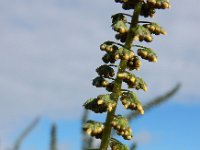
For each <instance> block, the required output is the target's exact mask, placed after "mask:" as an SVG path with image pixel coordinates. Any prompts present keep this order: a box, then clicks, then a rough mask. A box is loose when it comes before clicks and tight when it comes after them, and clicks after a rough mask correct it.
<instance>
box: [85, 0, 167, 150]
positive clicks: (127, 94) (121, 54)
mask: <svg viewBox="0 0 200 150" xmlns="http://www.w3.org/2000/svg"><path fill="white" fill-rule="evenodd" d="M115 2H116V3H121V4H122V8H123V9H125V10H131V9H133V14H132V15H129V14H125V13H117V14H114V15H113V16H112V28H113V30H114V31H116V35H115V38H116V39H117V40H118V41H119V42H115V41H106V42H104V43H102V44H101V45H100V49H101V50H102V51H104V52H105V55H104V56H103V57H102V60H103V62H104V64H103V65H101V66H100V67H98V68H97V69H96V72H97V74H98V76H97V77H96V78H95V79H93V83H92V84H93V85H94V86H96V87H102V88H105V89H106V90H107V91H108V92H109V93H107V94H100V95H98V96H97V97H96V98H90V99H88V100H87V101H86V102H85V103H84V107H85V108H86V109H89V110H91V111H93V112H95V113H104V112H107V117H106V120H105V122H98V121H94V120H88V121H87V122H86V123H85V124H84V125H83V130H84V131H85V132H86V133H87V134H89V135H91V136H93V137H95V138H97V139H101V144H100V148H98V149H100V150H107V149H108V147H109V146H110V148H111V149H112V150H128V149H129V148H128V147H127V146H126V145H124V144H123V143H121V142H120V141H118V140H116V139H114V138H112V137H111V132H112V129H114V130H115V131H116V133H117V134H118V135H120V136H122V137H123V138H124V139H125V140H130V139H132V137H133V133H132V129H131V128H130V125H129V123H128V119H127V118H126V117H124V116H122V115H121V114H116V108H117V105H118V103H119V101H121V103H122V105H123V106H124V107H125V108H126V109H130V110H133V111H138V112H139V113H140V114H144V109H143V107H142V104H141V102H140V100H139V98H138V97H137V94H136V93H135V91H133V90H131V89H135V90H140V89H141V90H143V91H147V84H146V82H145V81H144V80H143V79H142V78H140V77H138V76H136V75H135V74H134V73H133V71H137V70H140V67H141V64H142V62H141V59H145V60H148V61H149V62H157V55H156V53H155V52H154V51H153V50H152V49H151V48H148V47H145V46H142V45H134V44H133V41H140V42H142V41H145V42H152V41H153V34H154V35H160V34H164V35H165V34H166V31H165V30H164V29H163V28H162V27H161V26H160V25H158V24H157V23H155V22H149V21H140V20H139V16H143V17H146V18H147V17H153V16H154V14H155V13H156V9H167V8H170V4H169V1H168V0H115ZM128 18H130V21H128V20H129V19H128ZM133 48H135V49H137V53H136V52H134V51H133ZM118 60H119V61H118ZM117 62H119V64H117ZM114 68H116V69H114ZM123 83H125V84H127V86H128V89H123V88H122V84H123Z"/></svg>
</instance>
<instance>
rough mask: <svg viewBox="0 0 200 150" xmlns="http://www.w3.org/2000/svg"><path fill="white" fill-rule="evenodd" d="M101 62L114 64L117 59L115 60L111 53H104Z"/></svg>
mask: <svg viewBox="0 0 200 150" xmlns="http://www.w3.org/2000/svg"><path fill="white" fill-rule="evenodd" d="M102 60H103V62H104V63H115V61H117V59H116V58H115V55H114V54H113V53H106V54H105V55H104V56H103V57H102Z"/></svg>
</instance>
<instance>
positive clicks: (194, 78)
mask: <svg viewBox="0 0 200 150" xmlns="http://www.w3.org/2000/svg"><path fill="white" fill-rule="evenodd" d="M171 4H172V8H171V9H170V10H167V11H158V13H157V15H156V17H155V18H153V21H157V22H158V23H160V25H161V26H163V27H164V28H165V29H166V30H167V31H168V35H167V36H159V37H155V40H154V42H152V43H151V44H148V46H149V47H152V48H154V49H155V51H156V52H157V54H158V56H159V60H158V63H156V64H152V63H147V62H145V61H144V62H143V66H142V68H141V71H140V72H138V73H137V74H138V75H140V76H141V77H143V78H144V79H145V80H146V82H147V83H148V87H149V91H148V92H147V93H143V92H138V95H139V97H140V99H141V100H142V101H143V102H147V101H148V100H150V99H152V98H153V97H156V96H158V95H160V94H162V93H165V91H167V90H169V89H170V88H172V87H173V86H174V85H175V84H176V83H177V82H181V83H182V88H181V90H180V91H179V93H178V94H177V95H176V96H175V97H173V98H172V100H171V101H170V102H167V104H166V105H163V106H161V107H159V108H156V109H155V110H152V111H151V112H149V113H146V114H145V115H144V116H143V117H141V118H140V119H138V120H136V121H135V122H134V123H133V130H134V131H135V137H136V138H135V140H136V141H138V143H139V149H138V150H145V149H147V148H148V149H153V150H157V149H161V148H162V150H168V149H177V150H188V149H190V150H191V149H198V147H200V144H199V140H198V139H199V137H198V135H199V133H200V128H199V124H200V119H199V118H198V115H199V114H200V109H199V107H200V92H199V89H198V85H200V80H199V76H200V59H199V55H200V51H199V49H200V46H199V41H200V40H199V35H200V30H199V28H198V27H199V25H200V19H199V15H200V1H198V0H191V1H190V2H188V1H186V0H182V1H181V2H180V1H172V0H171ZM118 12H122V9H121V6H120V5H119V4H115V3H113V0H110V1H107V0H101V1H89V0H84V1H78V0H17V1H16V0H0V33H1V34H0V54H1V55H0V70H1V71H0V72H1V73H0V97H1V99H0V120H1V121H0V141H1V142H0V143H1V144H0V149H2V150H6V149H7V148H10V147H12V144H13V143H14V141H15V139H16V137H17V136H18V135H19V134H20V132H21V131H22V130H23V129H24V128H25V127H26V126H27V125H28V124H29V123H30V121H32V120H33V119H34V118H35V117H36V116H41V118H42V119H41V122H40V123H39V125H38V126H37V128H36V129H35V130H34V132H33V133H32V134H31V135H30V136H29V137H28V138H27V140H26V141H25V143H24V145H23V148H22V150H46V149H48V140H49V139H48V135H49V127H50V124H51V123H52V122H56V123H57V124H58V127H59V140H60V143H59V145H60V150H62V149H75V150H76V149H77V150H78V149H80V148H79V147H80V117H81V113H82V109H83V108H82V104H83V103H84V101H85V100H87V99H88V98H90V97H96V96H97V95H98V94H102V93H105V91H104V90H102V89H98V90H97V89H95V88H94V87H92V86H91V80H92V79H93V78H94V77H95V76H96V73H95V68H96V67H97V66H99V65H101V63H102V62H101V56H102V55H103V53H102V52H101V51H100V50H99V45H100V44H101V43H102V42H104V41H106V40H108V39H109V40H111V39H114V32H113V31H112V30H111V27H110V24H111V19H110V16H111V15H112V14H115V13H118ZM143 44H145V43H143ZM145 45H146V44H145ZM88 58H89V59H88Z"/></svg>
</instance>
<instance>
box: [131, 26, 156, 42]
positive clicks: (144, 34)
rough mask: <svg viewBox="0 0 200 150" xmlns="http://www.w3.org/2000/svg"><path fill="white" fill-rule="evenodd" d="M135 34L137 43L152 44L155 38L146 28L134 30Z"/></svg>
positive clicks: (141, 27) (138, 27) (140, 27)
mask: <svg viewBox="0 0 200 150" xmlns="http://www.w3.org/2000/svg"><path fill="white" fill-rule="evenodd" d="M132 31H133V33H134V40H135V41H138V40H139V41H140V42H142V41H146V42H151V41H152V40H153V37H152V35H151V32H150V31H149V30H148V29H147V28H145V27H144V26H140V25H138V26H137V27H136V28H133V29H132Z"/></svg>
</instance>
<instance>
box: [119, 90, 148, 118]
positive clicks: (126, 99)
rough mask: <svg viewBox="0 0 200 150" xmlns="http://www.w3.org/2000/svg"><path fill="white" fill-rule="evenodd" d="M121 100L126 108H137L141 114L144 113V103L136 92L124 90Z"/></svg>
mask: <svg viewBox="0 0 200 150" xmlns="http://www.w3.org/2000/svg"><path fill="white" fill-rule="evenodd" d="M121 102H122V104H123V105H124V107H125V108H126V109H131V110H137V111H138V112H139V113H140V114H144V109H143V107H142V104H141V103H140V101H139V99H138V97H137V95H136V94H135V93H134V92H123V93H122V96H121Z"/></svg>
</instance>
